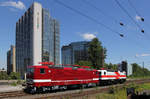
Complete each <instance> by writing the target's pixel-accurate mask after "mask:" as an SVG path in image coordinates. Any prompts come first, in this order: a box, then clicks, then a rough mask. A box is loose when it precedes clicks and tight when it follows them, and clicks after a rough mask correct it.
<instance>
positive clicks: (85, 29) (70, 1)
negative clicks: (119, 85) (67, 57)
mask: <svg viewBox="0 0 150 99" xmlns="http://www.w3.org/2000/svg"><path fill="white" fill-rule="evenodd" d="M33 1H37V2H39V3H41V4H42V6H43V8H46V9H48V10H49V11H50V14H51V16H52V17H53V18H55V19H57V20H59V22H60V41H61V46H62V45H66V44H69V43H71V42H74V41H84V40H90V39H92V38H93V37H98V38H99V40H100V41H101V42H102V44H103V46H104V47H106V49H107V59H106V62H107V63H109V62H112V63H119V62H120V61H122V60H127V61H128V62H129V63H133V62H137V63H138V64H140V65H141V64H142V62H143V61H144V62H145V67H147V68H149V69H150V60H149V59H150V46H149V42H150V28H149V27H150V20H149V18H150V13H149V11H148V9H150V6H149V4H150V1H149V0H130V1H131V2H132V4H133V5H134V6H135V8H136V9H137V11H138V12H139V13H140V15H142V17H144V19H145V21H144V22H141V21H140V20H139V16H138V14H137V13H136V12H135V10H134V9H133V8H132V7H131V6H130V5H129V3H128V0H118V1H119V2H120V3H121V4H122V6H123V7H124V8H125V9H126V10H127V11H128V12H129V14H130V16H132V18H133V20H134V21H135V22H136V23H138V24H139V25H140V26H141V27H142V28H144V30H145V33H144V34H142V33H141V32H140V31H141V30H139V29H138V27H137V26H136V25H135V24H134V23H133V22H132V20H131V19H130V18H129V17H128V16H127V14H126V13H125V12H123V10H121V9H120V8H119V6H118V5H117V4H116V2H115V0H92V1H91V0H60V1H61V2H63V3H64V4H66V5H69V6H71V7H72V8H74V9H76V10H78V11H80V12H82V13H84V14H86V15H88V16H90V17H92V18H94V19H95V20H97V21H98V22H101V23H103V24H105V25H106V26H108V27H109V28H111V29H113V30H115V31H117V32H119V33H122V34H124V38H121V37H120V36H119V35H118V34H116V33H114V32H112V31H110V30H108V29H106V28H104V27H103V26H101V25H99V24H97V23H95V22H93V21H91V20H89V19H87V18H86V17H83V16H81V15H79V14H78V13H75V12H73V11H71V10H70V9H67V8H65V7H64V6H62V5H60V4H58V3H57V2H56V1H55V0H20V1H19V0H0V12H1V15H0V33H1V35H0V68H2V67H4V68H6V58H7V57H6V52H7V51H8V49H9V48H10V45H11V44H13V45H14V44H15V24H16V22H17V20H18V19H19V18H20V17H21V16H22V15H23V13H24V12H25V11H26V9H27V8H28V7H29V6H30V5H31V4H32V3H33ZM85 1H88V2H90V3H91V4H93V5H95V6H96V7H97V8H98V9H101V10H102V11H103V12H105V13H106V14H107V15H109V16H111V17H108V16H107V15H104V14H101V13H100V12H99V11H97V10H96V9H95V8H93V7H92V6H90V5H88V4H86V3H85ZM115 20H117V21H118V22H120V21H121V22H123V23H124V26H120V25H119V23H117V22H116V21H115Z"/></svg>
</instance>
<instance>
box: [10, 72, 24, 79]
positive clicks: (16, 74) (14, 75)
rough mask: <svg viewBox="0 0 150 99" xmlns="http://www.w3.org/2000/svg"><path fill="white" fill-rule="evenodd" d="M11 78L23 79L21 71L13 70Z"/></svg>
mask: <svg viewBox="0 0 150 99" xmlns="http://www.w3.org/2000/svg"><path fill="white" fill-rule="evenodd" d="M10 78H11V79H14V80H17V79H21V78H20V74H19V73H16V72H11V74H10Z"/></svg>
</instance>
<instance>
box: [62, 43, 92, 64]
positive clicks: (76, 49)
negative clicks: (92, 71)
mask: <svg viewBox="0 0 150 99" xmlns="http://www.w3.org/2000/svg"><path fill="white" fill-rule="evenodd" d="M89 43H90V42H88V41H81V42H73V43H71V44H69V45H67V46H63V47H62V48H61V52H62V64H73V65H74V64H76V63H78V62H79V61H87V60H88V48H89Z"/></svg>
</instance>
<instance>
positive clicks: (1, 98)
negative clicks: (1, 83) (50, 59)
mask: <svg viewBox="0 0 150 99" xmlns="http://www.w3.org/2000/svg"><path fill="white" fill-rule="evenodd" d="M132 82H135V83H136V84H142V83H147V82H150V79H144V80H143V79H140V80H128V81H126V82H125V83H124V84H118V85H110V86H100V87H96V88H87V89H83V90H81V89H78V90H67V91H64V92H57V93H55V92H52V93H45V94H35V95H31V94H27V93H25V92H23V91H13V92H3V93H0V99H10V98H13V99H15V98H17V97H18V98H19V97H21V98H24V99H27V98H28V99H41V98H42V99H47V98H50V99H61V98H62V97H79V96H85V95H89V94H96V93H100V92H107V91H109V88H110V87H111V86H120V87H121V86H123V85H128V84H130V83H132Z"/></svg>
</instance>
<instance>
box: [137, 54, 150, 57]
mask: <svg viewBox="0 0 150 99" xmlns="http://www.w3.org/2000/svg"><path fill="white" fill-rule="evenodd" d="M135 56H136V57H144V56H150V54H136V55H135Z"/></svg>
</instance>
